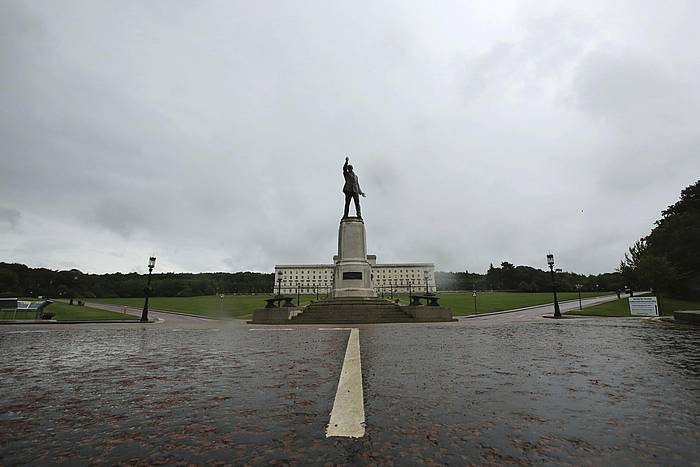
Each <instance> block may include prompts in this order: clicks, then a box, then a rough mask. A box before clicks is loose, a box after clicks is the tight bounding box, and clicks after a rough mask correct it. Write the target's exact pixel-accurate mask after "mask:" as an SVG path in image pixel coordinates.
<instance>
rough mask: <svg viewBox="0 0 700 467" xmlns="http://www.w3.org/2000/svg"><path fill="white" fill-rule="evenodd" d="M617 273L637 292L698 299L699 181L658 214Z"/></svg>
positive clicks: (627, 254) (699, 258)
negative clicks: (643, 291)
mask: <svg viewBox="0 0 700 467" xmlns="http://www.w3.org/2000/svg"><path fill="white" fill-rule="evenodd" d="M618 271H619V272H620V273H622V275H623V276H624V277H625V280H626V281H628V282H629V283H630V284H631V285H633V286H634V287H635V288H637V289H647V288H650V289H652V290H653V291H654V292H655V293H656V295H664V296H669V297H674V298H681V299H687V300H699V299H700V180H698V181H697V182H695V183H694V184H693V185H690V186H688V187H686V188H685V189H683V190H682V191H681V195H680V199H679V200H678V201H677V202H676V203H675V204H673V205H671V206H669V207H668V208H667V209H665V210H664V211H662V212H661V219H659V220H658V221H656V222H655V223H654V227H653V228H652V230H651V232H650V233H649V235H647V236H646V237H642V238H640V239H639V240H637V241H636V242H635V243H634V245H632V246H631V247H630V248H629V251H628V252H627V253H626V254H625V259H624V260H623V261H622V262H621V263H620V267H619V268H618Z"/></svg>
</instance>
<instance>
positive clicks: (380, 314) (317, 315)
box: [289, 297, 415, 324]
mask: <svg viewBox="0 0 700 467" xmlns="http://www.w3.org/2000/svg"><path fill="white" fill-rule="evenodd" d="M402 308H403V307H401V306H399V305H397V304H396V303H393V302H390V301H388V300H384V299H381V298H351V297H347V298H334V299H329V300H324V301H321V302H314V303H311V304H310V305H308V306H306V308H304V312H303V313H300V314H298V315H297V316H295V317H294V318H292V319H291V320H289V324H362V323H412V322H414V321H415V320H414V319H413V317H412V316H411V315H409V314H408V313H406V312H405V311H403V309H402Z"/></svg>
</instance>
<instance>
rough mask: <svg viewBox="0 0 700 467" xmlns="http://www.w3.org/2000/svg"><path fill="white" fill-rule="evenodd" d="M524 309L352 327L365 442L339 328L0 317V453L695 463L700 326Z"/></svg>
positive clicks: (212, 459)
mask: <svg viewBox="0 0 700 467" xmlns="http://www.w3.org/2000/svg"><path fill="white" fill-rule="evenodd" d="M537 313H539V312H537ZM534 314H535V313H533V314H532V317H531V318H530V319H524V318H523V315H522V314H521V315H518V317H517V319H514V320H512V321H511V322H509V321H508V319H507V318H504V317H503V316H504V315H500V317H499V319H497V320H487V319H478V320H477V319H473V320H464V321H460V322H458V323H446V324H430V325H415V324H408V325H406V324H404V325H373V326H360V345H361V356H362V374H363V387H364V396H365V413H366V427H367V430H366V435H365V437H364V438H361V439H346V438H326V437H325V431H324V430H325V426H326V423H328V416H329V413H330V411H331V408H332V406H333V398H334V396H335V390H336V385H337V383H338V377H339V375H340V370H341V364H342V362H343V354H344V352H345V346H346V344H347V338H348V334H349V333H348V331H341V330H336V331H321V330H319V327H318V326H311V327H299V328H294V329H293V330H291V331H284V330H282V329H281V328H275V327H269V328H265V329H263V330H260V331H251V330H250V329H251V328H255V329H258V328H260V327H255V326H248V325H244V324H242V323H237V324H228V323H225V322H220V321H219V322H213V321H212V322H206V324H202V320H199V321H198V323H197V327H196V328H193V329H187V328H184V327H177V328H176V327H173V325H172V324H171V325H166V324H152V325H131V326H129V325H113V326H108V325H93V326H72V327H71V326H54V327H43V326H40V327H37V326H34V327H31V326H20V327H15V326H13V327H10V326H7V327H3V328H0V349H1V350H2V361H1V362H0V379H1V380H2V388H3V389H2V393H0V406H1V407H2V413H1V414H0V464H3V465H17V464H24V465H60V464H62V465H87V464H142V465H155V464H168V465H186V464H188V463H195V464H221V465H241V464H246V463H248V464H251V465H324V464H327V463H331V464H336V463H338V464H387V465H391V464H394V465H421V464H445V465H467V464H495V465H502V464H519V465H529V464H542V463H544V464H557V465H566V464H576V465H581V464H593V465H601V464H607V465H610V464H615V465H631V464H645V465H646V464H660V465H700V447H699V445H698V444H699V443H698V439H700V329H699V328H697V327H692V326H687V325H677V324H673V323H667V322H662V321H658V320H644V319H597V318H592V319H591V318H588V319H586V318H584V319H572V320H561V321H555V320H549V319H543V318H539V317H535V316H534ZM177 324H178V326H180V324H181V322H178V323H177Z"/></svg>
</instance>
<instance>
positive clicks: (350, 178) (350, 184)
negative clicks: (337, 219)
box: [343, 157, 365, 219]
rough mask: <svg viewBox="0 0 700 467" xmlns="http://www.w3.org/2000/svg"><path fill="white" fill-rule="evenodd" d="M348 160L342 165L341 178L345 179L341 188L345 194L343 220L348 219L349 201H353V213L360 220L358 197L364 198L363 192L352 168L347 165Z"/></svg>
mask: <svg viewBox="0 0 700 467" xmlns="http://www.w3.org/2000/svg"><path fill="white" fill-rule="evenodd" d="M348 160H349V158H348V157H346V158H345V165H343V177H344V178H345V185H344V186H343V193H345V213H344V214H343V219H345V218H346V217H348V210H349V209H350V199H352V200H354V201H355V212H356V213H357V217H359V218H360V219H362V213H361V212H360V195H362V196H363V197H364V196H365V194H364V192H363V191H362V189H361V188H360V182H359V180H358V179H357V175H355V172H353V171H352V166H351V165H348Z"/></svg>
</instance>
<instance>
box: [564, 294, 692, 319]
mask: <svg viewBox="0 0 700 467" xmlns="http://www.w3.org/2000/svg"><path fill="white" fill-rule="evenodd" d="M660 304H661V310H662V313H663V314H664V315H672V314H673V312H674V311H676V310H700V302H690V301H687V300H676V299H674V298H661V299H660ZM565 314H567V315H581V316H610V317H625V316H632V315H630V306H629V299H627V298H625V299H623V300H616V301H614V302H608V303H602V304H600V305H596V306H592V307H590V308H584V309H583V310H574V311H569V312H567V313H565Z"/></svg>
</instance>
